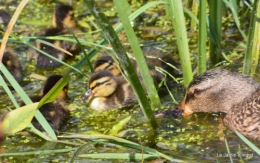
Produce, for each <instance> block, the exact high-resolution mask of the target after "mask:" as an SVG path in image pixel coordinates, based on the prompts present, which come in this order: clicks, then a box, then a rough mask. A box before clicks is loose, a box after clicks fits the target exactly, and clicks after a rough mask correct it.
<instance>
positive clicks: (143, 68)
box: [114, 0, 161, 107]
mask: <svg viewBox="0 0 260 163" xmlns="http://www.w3.org/2000/svg"><path fill="white" fill-rule="evenodd" d="M114 4H115V5H116V10H117V12H118V15H119V18H120V20H121V22H122V24H123V26H124V30H125V32H126V35H127V38H128V41H129V43H130V46H131V48H132V50H133V53H134V54H133V55H134V57H135V59H136V63H137V65H138V68H139V70H140V73H141V75H142V79H143V81H144V84H145V86H146V90H147V93H148V97H149V99H150V101H151V105H152V106H154V107H160V105H161V102H160V99H159V96H158V93H157V90H156V87H155V85H154V82H153V78H152V77H151V74H150V71H149V68H148V66H147V64H146V60H145V58H144V55H143V52H142V50H141V48H140V45H139V41H138V39H137V37H136V35H135V33H134V30H133V28H132V26H131V23H130V21H129V19H128V15H127V14H125V13H126V10H127V8H130V7H129V5H128V2H127V0H114ZM123 6H126V7H127V8H124V7H123Z"/></svg>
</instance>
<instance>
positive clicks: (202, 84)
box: [172, 70, 260, 140]
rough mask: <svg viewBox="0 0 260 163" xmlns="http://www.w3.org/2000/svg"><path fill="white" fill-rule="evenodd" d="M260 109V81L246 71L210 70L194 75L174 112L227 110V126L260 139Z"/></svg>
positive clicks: (177, 113) (181, 113)
mask: <svg viewBox="0 0 260 163" xmlns="http://www.w3.org/2000/svg"><path fill="white" fill-rule="evenodd" d="M259 110H260V84H259V83H257V82H256V81H254V80H253V79H252V78H250V77H249V76H247V75H245V74H241V73H235V72H230V71H228V70H209V71H207V72H204V73H202V74H200V75H198V76H197V77H196V78H194V80H193V81H192V82H191V83H190V85H189V86H188V88H187V91H186V94H185V97H184V99H183V100H182V101H181V102H180V103H179V105H178V107H177V108H176V109H174V110H172V113H173V114H175V115H182V116H188V115H190V114H192V113H195V112H212V113H214V112H224V113H226V115H225V117H224V124H225V125H226V126H227V127H229V128H230V129H231V130H233V131H238V132H240V133H241V134H243V135H245V136H247V137H248V138H252V139H257V140H260V130H259V128H260V119H259V117H260V111H259Z"/></svg>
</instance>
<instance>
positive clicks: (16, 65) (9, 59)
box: [2, 49, 23, 82]
mask: <svg viewBox="0 0 260 163" xmlns="http://www.w3.org/2000/svg"><path fill="white" fill-rule="evenodd" d="M2 63H3V64H4V65H5V67H6V68H7V70H8V71H9V72H10V73H11V74H12V75H13V77H14V78H15V80H16V81H17V82H21V81H22V80H23V73H22V66H21V62H20V61H19V59H18V57H17V56H16V55H15V53H14V52H13V51H12V50H10V49H6V50H5V52H4V55H3V59H2Z"/></svg>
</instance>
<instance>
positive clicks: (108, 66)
mask: <svg viewBox="0 0 260 163" xmlns="http://www.w3.org/2000/svg"><path fill="white" fill-rule="evenodd" d="M94 70H95V71H98V70H106V71H109V72H110V73H112V74H113V75H114V76H119V75H120V74H121V72H120V70H119V68H118V67H117V64H116V62H115V61H114V60H113V58H112V57H111V56H109V55H104V56H101V57H100V58H98V60H96V62H95V64H94Z"/></svg>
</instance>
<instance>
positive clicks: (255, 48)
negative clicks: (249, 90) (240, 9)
mask: <svg viewBox="0 0 260 163" xmlns="http://www.w3.org/2000/svg"><path fill="white" fill-rule="evenodd" d="M259 17H260V1H259V0H255V1H254V4H253V10H252V13H251V18H250V20H251V21H250V26H249V33H248V40H247V46H246V55H245V59H244V66H243V73H245V74H248V75H251V74H255V71H256V68H257V66H258V61H259V54H260V47H259V42H260V23H259Z"/></svg>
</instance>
